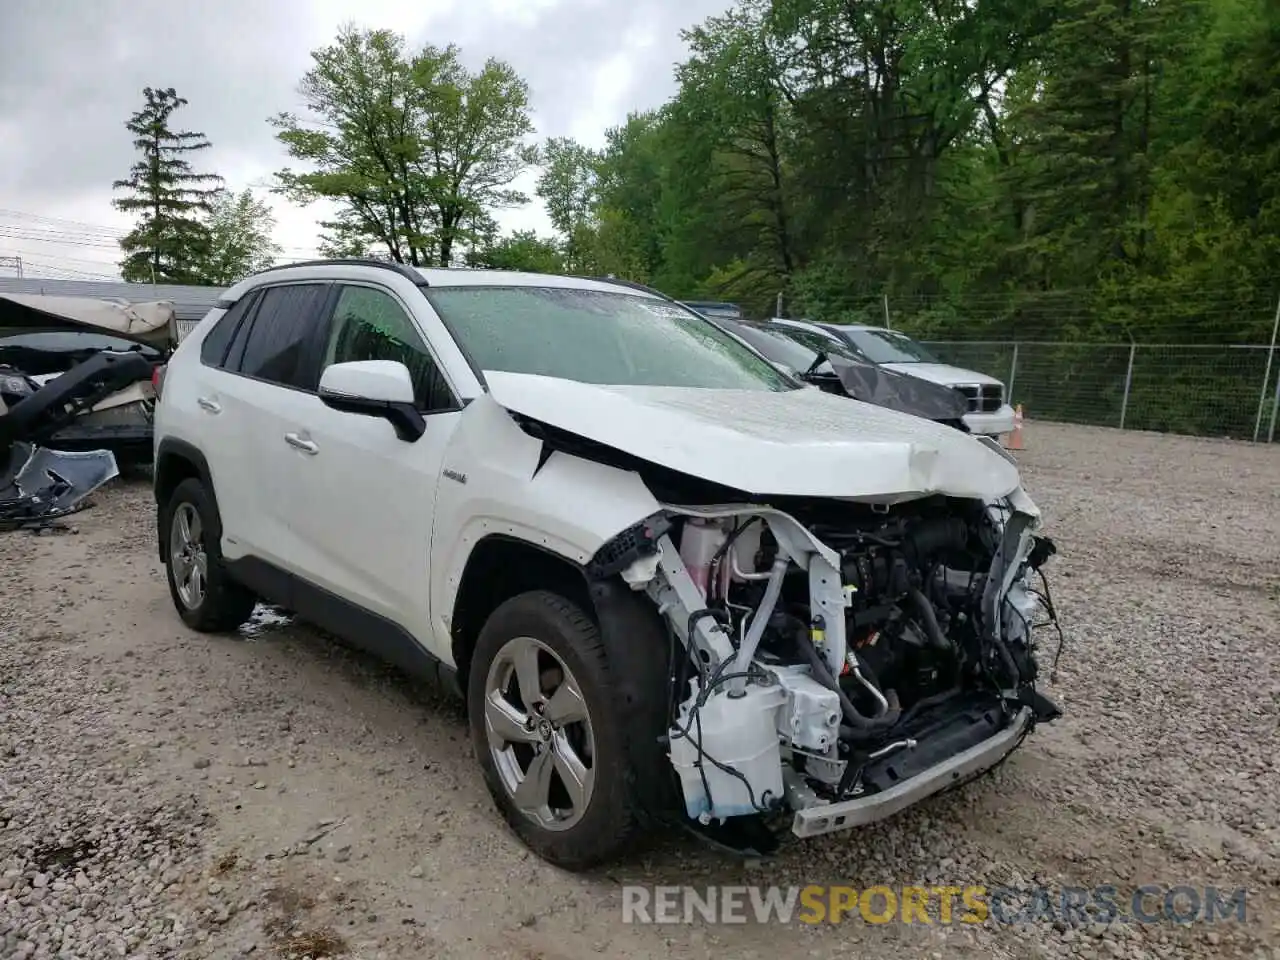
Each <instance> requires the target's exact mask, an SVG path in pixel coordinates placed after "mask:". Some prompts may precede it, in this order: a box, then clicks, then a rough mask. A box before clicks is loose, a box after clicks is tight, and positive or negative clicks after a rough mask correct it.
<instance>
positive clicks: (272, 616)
mask: <svg viewBox="0 0 1280 960" xmlns="http://www.w3.org/2000/svg"><path fill="white" fill-rule="evenodd" d="M293 621H294V617H293V614H291V613H289V612H288V611H285V610H281V609H280V608H279V607H273V606H270V605H268V604H265V603H260V604H258V605H257V606H256V607H254V608H253V613H251V614H250V615H249V620H248V621H247V622H246V623H245V624H243V625H242V626H241V627H240V636H242V637H244V638H245V639H246V640H261V639H262V638H263V637H264V636H267V635H268V634H271V633H274V632H275V631H277V630H283V629H284V628H285V627H288V626H291V625H292V624H293Z"/></svg>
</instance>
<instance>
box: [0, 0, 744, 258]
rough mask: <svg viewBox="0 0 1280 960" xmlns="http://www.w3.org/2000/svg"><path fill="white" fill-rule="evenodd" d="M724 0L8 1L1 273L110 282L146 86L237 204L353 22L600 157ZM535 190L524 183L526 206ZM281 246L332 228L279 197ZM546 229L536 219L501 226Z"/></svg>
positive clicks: (297, 247) (509, 218) (511, 219)
mask: <svg viewBox="0 0 1280 960" xmlns="http://www.w3.org/2000/svg"><path fill="white" fill-rule="evenodd" d="M727 6H728V0H684V2H681V3H674V2H672V0H632V2H629V3H621V2H618V0H428V2H419V3H408V2H403V0H358V2H356V0H273V2H271V3H261V2H257V3H251V2H249V0H219V2H218V3H201V4H195V3H173V2H172V0H169V2H158V0H128V2H125V0H98V2H96V3H85V2H82V0H8V3H7V4H6V5H5V16H4V20H3V27H2V28H0V256H3V255H11V254H14V253H17V254H19V255H21V256H23V257H24V258H25V259H26V260H27V261H28V262H29V263H30V265H31V267H32V269H28V273H38V272H44V273H46V274H47V275H51V274H54V273H60V274H61V275H63V276H68V277H72V276H75V275H76V274H103V273H106V274H112V273H114V268H113V267H112V266H111V265H112V264H113V263H114V261H115V259H116V258H117V250H116V249H115V248H114V238H115V237H117V236H119V235H120V234H121V233H122V232H123V231H124V230H125V229H127V227H128V225H129V221H128V219H127V218H125V217H123V216H121V215H120V214H118V213H117V212H115V211H114V210H113V209H112V208H111V205H110V201H111V196H112V193H111V189H110V184H111V182H112V181H113V180H116V179H119V178H121V177H123V176H125V175H126V172H127V170H128V168H129V165H130V164H131V163H132V162H133V160H134V159H135V155H134V151H133V148H132V145H131V143H130V138H129V135H128V133H127V131H125V129H124V121H125V120H126V119H127V118H128V116H129V114H130V113H132V112H133V111H134V110H136V109H137V108H138V106H139V105H140V103H141V99H142V96H141V90H142V88H143V87H144V86H148V85H150V86H172V87H174V88H176V89H177V91H178V93H179V94H180V95H182V96H183V97H185V98H186V99H187V100H188V101H189V106H187V107H185V108H184V109H183V110H181V111H180V112H179V113H178V115H177V119H178V122H179V124H180V125H181V126H182V127H183V128H185V129H191V130H197V131H200V132H203V133H205V134H206V135H207V136H208V137H209V139H210V140H211V141H212V143H213V147H212V148H211V149H210V150H208V151H205V152H204V153H203V154H198V155H197V156H196V157H195V158H194V162H195V163H196V164H197V165H198V166H199V167H200V168H202V169H207V170H212V171H215V172H217V173H220V174H222V175H223V176H224V177H225V178H226V179H227V181H228V184H229V185H230V186H233V187H244V186H249V185H254V186H261V185H264V184H265V183H266V181H267V179H268V178H269V177H270V175H271V174H272V173H273V172H274V171H275V170H277V169H279V168H280V167H281V166H283V165H284V164H285V162H286V158H285V156H284V154H283V151H282V150H281V149H280V147H279V145H278V144H277V143H276V141H275V139H274V137H273V131H272V130H271V128H270V127H269V126H268V125H267V123H266V118H267V117H268V116H270V115H272V114H274V113H276V112H278V111H280V110H291V109H297V108H298V107H300V105H301V104H300V102H299V97H298V95H297V85H298V81H299V79H300V78H301V76H302V75H303V73H304V72H305V71H306V70H307V68H308V66H309V64H310V51H311V50H312V49H314V48H316V47H318V46H321V45H323V44H325V43H327V42H328V41H329V40H331V39H332V37H333V36H334V34H335V33H336V32H337V30H338V28H339V27H340V26H341V25H342V24H343V23H344V22H356V23H358V24H360V25H362V26H370V27H390V28H392V29H395V30H398V31H400V32H402V33H404V34H406V35H407V37H408V39H409V42H410V43H411V44H419V43H424V42H430V43H434V44H437V45H443V44H445V43H450V42H453V43H457V44H458V45H459V46H460V47H461V48H462V53H463V58H464V60H466V61H467V62H468V63H469V65H471V66H473V67H475V66H479V65H480V64H481V63H482V62H483V61H484V60H485V59H486V58H488V57H498V58H500V59H504V60H507V61H509V62H510V63H512V65H513V66H514V67H515V68H516V70H517V71H519V72H520V74H521V75H522V76H523V77H524V78H525V79H526V80H527V81H528V82H529V84H530V87H531V90H532V96H533V105H534V120H535V123H536V125H537V128H538V134H539V136H540V137H547V136H573V137H577V138H578V139H581V140H584V141H586V142H589V143H592V144H596V145H598V144H600V143H602V142H603V139H604V131H605V130H606V129H607V128H608V127H610V126H613V125H615V124H618V123H621V122H622V121H623V120H624V119H625V116H626V114H627V112H628V111H630V110H636V109H646V108H650V107H653V106H657V105H658V104H660V103H661V102H663V101H664V100H666V99H667V98H668V97H669V96H670V95H671V94H672V93H673V92H674V81H673V79H672V70H673V67H674V64H675V63H676V62H677V61H678V60H679V59H680V58H681V57H682V55H683V47H682V44H681V42H680V39H679V31H680V30H681V29H683V28H686V27H689V26H692V25H694V24H696V23H698V22H700V21H702V20H703V19H705V18H706V17H707V16H711V15H714V14H716V13H719V12H721V11H722V10H724V9H725V8H726V7H727ZM532 180H533V178H532V177H531V176H530V177H526V178H524V182H523V183H522V184H521V186H523V187H524V188H525V189H526V190H527V191H531V189H532ZM272 203H273V206H274V208H275V209H276V212H277V218H278V221H279V228H278V231H277V239H278V240H279V241H280V242H281V243H282V244H283V245H284V246H285V247H286V251H287V253H288V255H290V256H294V257H300V256H306V255H309V254H311V253H312V252H313V251H314V248H315V244H316V241H317V236H316V227H315V221H316V219H317V216H319V217H321V218H323V215H324V211H316V210H302V209H299V208H296V207H292V206H291V205H289V204H287V203H285V202H283V201H281V200H278V199H275V198H273V200H272ZM500 220H501V222H503V223H504V225H505V226H508V227H512V228H520V227H526V228H527V227H531V226H532V227H535V228H538V229H543V230H545V229H548V227H547V224H546V217H545V213H544V212H543V211H542V209H541V206H540V204H533V205H531V206H530V207H529V208H525V209H521V210H513V211H506V212H504V213H503V214H502V215H501V217H500Z"/></svg>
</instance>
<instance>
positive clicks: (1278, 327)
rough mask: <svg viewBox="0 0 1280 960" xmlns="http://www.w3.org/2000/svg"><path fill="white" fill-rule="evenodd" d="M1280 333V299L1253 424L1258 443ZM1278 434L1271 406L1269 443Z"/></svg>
mask: <svg viewBox="0 0 1280 960" xmlns="http://www.w3.org/2000/svg"><path fill="white" fill-rule="evenodd" d="M1277 332H1280V299H1277V300H1276V316H1275V319H1274V320H1273V321H1272V322H1271V347H1270V348H1269V349H1268V350H1267V367H1266V370H1265V372H1264V373H1263V374H1262V393H1261V394H1260V395H1259V396H1258V417H1257V419H1256V420H1255V421H1254V423H1253V439H1254V441H1255V442H1256V441H1257V439H1258V434H1259V433H1260V432H1261V431H1262V411H1263V410H1264V409H1265V408H1266V405H1267V384H1268V382H1269V381H1270V380H1271V368H1272V367H1273V366H1274V363H1273V361H1274V360H1275V355H1276V333H1277ZM1276 396H1280V378H1277V380H1276ZM1275 432H1276V409H1275V404H1274V403H1273V404H1272V405H1271V428H1270V429H1269V430H1268V431H1267V443H1271V442H1272V440H1273V438H1274V437H1275Z"/></svg>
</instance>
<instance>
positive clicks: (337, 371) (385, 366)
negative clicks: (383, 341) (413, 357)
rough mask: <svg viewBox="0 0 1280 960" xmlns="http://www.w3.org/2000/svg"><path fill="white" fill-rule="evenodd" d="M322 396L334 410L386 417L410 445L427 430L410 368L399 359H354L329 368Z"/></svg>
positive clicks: (323, 400) (321, 376)
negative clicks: (416, 404)
mask: <svg viewBox="0 0 1280 960" xmlns="http://www.w3.org/2000/svg"><path fill="white" fill-rule="evenodd" d="M319 394H320V402H321V403H323V404H324V405H325V406H327V407H332V408H333V409H334V410H341V411H342V412H343V413H357V414H360V415H362V416H366V417H382V418H383V419H385V420H387V421H388V422H390V424H391V426H392V427H394V428H395V431H396V436H397V437H399V438H400V439H401V440H404V441H405V442H406V443H413V442H414V441H415V440H417V439H418V438H419V437H421V436H422V435H423V434H424V433H426V431H427V421H426V420H425V419H424V418H423V416H422V414H421V413H420V412H419V411H418V408H417V407H416V406H414V403H413V378H412V377H410V376H409V368H408V367H406V366H405V365H404V364H403V363H400V362H399V361H398V360H353V361H351V362H350V363H335V364H332V365H331V366H328V367H325V370H324V373H322V374H321V375H320V391H319Z"/></svg>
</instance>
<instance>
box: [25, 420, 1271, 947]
mask: <svg viewBox="0 0 1280 960" xmlns="http://www.w3.org/2000/svg"><path fill="white" fill-rule="evenodd" d="M1027 437H1028V443H1029V447H1030V449H1029V450H1028V451H1027V452H1026V453H1025V454H1022V455H1021V458H1022V461H1023V463H1024V467H1025V473H1026V475H1027V482H1028V486H1029V488H1030V490H1031V491H1032V493H1033V495H1034V496H1035V497H1036V499H1037V501H1038V502H1039V503H1040V505H1041V507H1042V508H1043V509H1044V511H1045V513H1046V516H1047V520H1048V525H1049V532H1050V533H1051V535H1053V536H1054V537H1055V539H1056V540H1057V542H1058V544H1059V548H1060V555H1059V557H1058V558H1057V559H1056V560H1055V561H1054V566H1056V568H1057V569H1056V571H1055V573H1056V576H1055V577H1054V579H1053V581H1052V584H1053V586H1054V598H1055V600H1056V601H1057V603H1058V606H1059V608H1060V613H1061V616H1062V618H1063V620H1064V623H1065V626H1066V631H1067V647H1066V650H1065V652H1064V653H1063V656H1062V661H1061V667H1060V671H1059V674H1058V677H1057V681H1056V683H1053V684H1050V685H1048V686H1047V688H1046V689H1047V692H1048V693H1049V694H1050V696H1053V697H1054V698H1055V699H1057V700H1058V701H1059V702H1060V703H1061V704H1062V705H1063V707H1064V708H1065V710H1066V717H1065V718H1064V719H1063V720H1062V721H1060V722H1059V723H1057V724H1054V725H1052V726H1049V727H1042V728H1040V729H1039V730H1038V731H1037V732H1036V734H1035V735H1034V736H1033V737H1032V738H1031V739H1030V740H1029V741H1028V742H1027V744H1026V746H1025V747H1024V748H1023V749H1022V750H1021V751H1019V752H1018V753H1017V754H1016V755H1015V756H1014V757H1013V758H1012V759H1011V760H1010V761H1009V762H1008V763H1007V764H1005V765H1004V766H1003V767H1002V768H1000V769H999V770H998V771H997V772H996V773H994V774H993V775H992V776H990V777H988V778H986V779H984V780H981V781H979V782H977V783H974V784H971V785H969V786H967V787H964V788H963V789H961V790H959V791H956V792H955V793H953V794H950V795H946V796H942V797H938V798H934V799H933V800H931V801H929V802H927V803H926V804H924V805H922V806H921V807H920V808H918V809H916V810H914V811H911V812H909V813H907V814H905V815H903V816H901V817H899V818H897V819H895V820H893V821H891V822H889V823H885V824H881V825H878V826H875V827H872V828H869V829H866V830H863V831H861V832H858V833H853V834H848V835H837V836H835V837H829V838H826V839H820V840H817V841H810V842H807V843H799V842H795V843H790V844H788V845H787V846H786V847H785V848H784V850H783V851H782V853H781V854H780V856H779V857H778V858H777V859H776V860H773V861H770V862H767V863H763V864H752V863H741V862H739V861H734V860H729V859H726V858H724V857H722V856H720V855H718V854H716V853H714V852H712V851H709V850H706V849H705V848H701V847H691V846H689V845H688V844H687V843H685V842H682V841H681V840H680V839H678V838H658V840H657V841H656V843H655V845H654V846H653V848H652V849H651V850H650V851H649V852H648V853H646V854H644V855H642V856H637V857H636V858H635V859H633V860H632V861H630V862H627V863H624V864H622V865H620V866H618V867H616V868H615V869H613V870H611V871H609V872H607V873H601V874H599V875H595V876H589V877H577V876H572V875H567V874H563V873H561V872H559V871H557V870H555V869H553V868H551V867H549V866H546V865H545V864H543V863H542V862H540V861H538V860H537V859H535V858H533V857H531V856H530V855H529V854H528V853H527V852H526V851H525V850H524V848H523V847H522V846H521V845H520V844H519V843H517V842H516V841H515V840H514V839H513V838H512V837H511V836H510V835H509V834H508V833H507V831H506V830H505V828H504V827H502V826H501V824H500V821H499V819H498V817H497V815H496V813H495V812H494V810H493V809H492V807H491V804H490V801H489V798H488V796H487V794H485V792H484V789H483V786H482V785H481V782H480V778H479V776H478V773H477V771H476V768H475V766H474V765H473V762H472V761H471V759H470V756H469V747H468V742H467V737H466V731H465V726H464V722H463V719H462V716H461V714H460V712H459V710H458V708H457V707H456V706H455V705H453V704H449V703H442V702H438V701H436V700H434V699H433V698H432V697H430V696H429V695H428V694H426V693H424V692H423V691H421V690H419V689H417V688H415V687H413V686H411V685H409V684H408V683H407V682H405V681H404V680H402V679H401V678H399V677H398V676H396V675H394V674H392V673H391V672H389V671H387V670H385V669H383V668H382V667H380V666H379V665H377V664H375V663H373V662H371V661H370V660H368V659H367V658H364V657H362V656H359V655H355V654H352V653H350V652H348V651H346V650H344V649H342V648H340V647H337V646H336V645H333V644H331V643H329V642H328V641H327V640H325V639H324V638H322V637H320V636H318V635H317V634H316V633H315V632H314V631H312V630H310V629H309V628H307V627H305V626H302V625H297V624H293V623H290V622H289V621H288V620H286V619H283V618H281V617H279V616H271V615H270V614H269V613H267V612H264V614H263V616H262V617H261V618H260V622H259V623H257V624H256V625H255V626H254V627H252V628H248V629H246V630H245V631H244V632H243V634H242V635H241V636H238V637H214V638H210V637H204V636H199V635H196V634H193V633H190V632H188V631H186V630H185V629H183V628H182V627H181V625H180V623H179V621H178V619H177V617H176V615H175V614H174V613H173V611H172V608H171V606H170V601H169V597H168V593H167V591H166V588H165V585H164V580H163V576H162V574H161V571H160V567H159V564H158V562H157V560H156V556H155V550H154V546H153V536H154V535H153V523H154V520H153V510H152V506H151V502H150V490H149V488H148V487H147V486H146V485H145V484H141V483H137V482H134V483H119V484H118V485H116V486H115V487H113V488H112V489H109V490H107V491H104V492H103V493H102V494H100V495H99V496H98V498H97V505H96V507H95V508H94V509H92V510H90V511H86V512H85V513H83V514H81V515H79V516H78V517H76V518H75V520H74V526H73V529H72V531H69V532H65V533H59V534H54V535H50V536H44V537H33V536H30V535H27V534H16V533H11V534H6V535H0V570H3V577H4V580H3V584H4V585H3V591H2V593H0V596H2V597H3V603H0V957H5V958H11V957H12V958H24V957H75V958H80V957H83V958H91V960H98V958H103V957H111V956H129V957H170V956H191V957H237V956H253V957H304V956H309V957H317V958H318V957H326V956H349V957H364V958H372V957H389V958H402V957H403V958H416V957H424V958H425V957H438V958H481V957H485V958H513V960H577V958H585V957H588V956H595V955H597V954H601V953H603V954H609V955H611V956H615V957H624V958H647V957H653V958H658V957H673V958H694V957H711V956H717V957H730V956H732V957H735V958H763V957H766V956H783V957H792V956H797V957H801V956H808V957H836V956H840V957H853V958H858V957H867V958H872V957H883V956H886V955H890V954H892V955H893V956H897V957H928V958H942V957H973V958H978V957H1010V958H1012V957H1019V958H1020V957H1103V958H1111V957H1132V958H1141V957H1184V956H1185V957H1199V956H1205V957H1209V956H1212V957H1226V958H1229V957H1250V958H1253V957H1261V958H1268V960H1277V958H1280V927H1278V926H1277V923H1276V917H1277V908H1280V854H1278V851H1280V827H1278V824H1280V816H1278V815H1277V802H1278V801H1277V796H1278V795H1280V789H1278V788H1280V750H1278V749H1277V744H1278V743H1280V737H1278V736H1277V718H1278V716H1280V671H1278V669H1277V665H1278V664H1280V630H1278V628H1277V622H1276V614H1277V608H1278V606H1280V482H1278V481H1280V448H1272V449H1266V448H1263V447H1255V446H1249V445H1243V444H1232V443H1226V442H1213V441H1200V440H1190V439H1183V438H1171V437H1162V436H1152V435H1143V434H1136V433H1127V434H1120V433H1116V432H1113V431H1107V430H1094V429H1085V428H1069V427H1059V426H1051V425H1047V424H1035V423H1031V424H1028V428H1027ZM1051 657H1052V654H1051V652H1050V654H1049V658H1050V659H1051ZM625 883H642V884H690V885H694V886H698V887H701V886H703V885H706V884H710V883H722V884H769V883H776V884H783V885H790V884H804V883H839V884H852V885H855V886H858V887H866V886H870V885H875V884H888V885H891V886H893V885H902V884H922V885H943V884H949V885H957V886H962V885H966V884H973V883H978V884H986V885H989V886H998V885H1016V886H1026V885H1030V884H1036V883H1040V884H1046V885H1050V886H1054V887H1057V886H1060V885H1073V886H1090V885H1096V884H1114V885H1116V886H1117V887H1119V888H1120V890H1121V892H1122V895H1121V902H1122V903H1123V902H1126V898H1125V897H1124V895H1123V892H1124V891H1126V890H1129V889H1131V888H1132V887H1133V886H1135V885H1137V884H1140V883H1155V884H1160V885H1162V886H1164V887H1169V886H1172V885H1175V884H1189V885H1192V886H1198V887H1200V888H1201V889H1203V887H1204V886H1205V885H1206V884H1212V885H1215V886H1217V887H1219V888H1225V889H1234V888H1239V887H1245V888H1247V889H1248V891H1249V892H1248V901H1247V903H1248V920H1247V921H1246V922H1245V923H1239V922H1236V921H1234V920H1233V921H1230V922H1219V923H1216V924H1205V923H1196V924H1190V925H1182V926H1178V925H1176V924H1173V923H1168V922H1161V923H1150V924H1132V923H1130V924H1125V923H1119V922H1114V923H1110V924H1107V923H1103V922H1094V923H1091V924H1087V925H1079V924H1068V923H1064V922H1062V921H1061V920H1059V921H1058V922H1056V923H1055V922H1053V921H1052V919H1045V920H1042V921H1041V922H1037V923H1033V924H1000V923H994V922H991V923H987V924H982V925H964V924H959V923H952V924H940V923H934V924H930V925H924V924H920V923H915V924H910V925H903V924H898V923H891V924H885V925H871V924H867V923H865V922H863V921H862V920H861V919H853V920H850V921H847V922H845V923H843V924H840V925H838V926H834V925H830V924H821V925H804V924H800V923H792V924H789V925H780V924H770V925H766V926H760V925H757V924H747V925H709V924H706V923H702V922H697V923H694V924H692V925H683V924H676V925H638V924H624V923H623V922H622V913H621V901H622V894H621V890H620V886H621V885H622V884H625ZM855 916H856V914H855ZM935 916H936V914H935Z"/></svg>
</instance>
